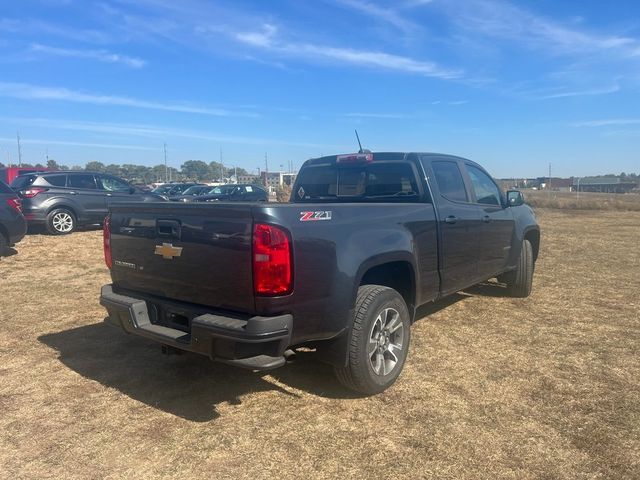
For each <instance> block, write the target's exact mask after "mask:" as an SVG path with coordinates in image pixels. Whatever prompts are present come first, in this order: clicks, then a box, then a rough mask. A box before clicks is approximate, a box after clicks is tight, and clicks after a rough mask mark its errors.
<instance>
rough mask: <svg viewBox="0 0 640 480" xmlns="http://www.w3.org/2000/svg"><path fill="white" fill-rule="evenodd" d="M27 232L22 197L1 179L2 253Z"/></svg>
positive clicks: (0, 225) (0, 242)
mask: <svg viewBox="0 0 640 480" xmlns="http://www.w3.org/2000/svg"><path fill="white" fill-rule="evenodd" d="M26 232H27V222H26V220H25V219H24V215H22V202H21V201H20V197H18V195H17V194H16V192H14V191H13V190H11V188H10V187H9V185H7V184H6V183H4V182H3V181H2V180H0V255H2V254H4V253H5V251H6V250H7V248H8V247H13V246H14V245H15V244H16V243H18V242H19V241H20V240H22V239H23V238H24V235H25V233H26Z"/></svg>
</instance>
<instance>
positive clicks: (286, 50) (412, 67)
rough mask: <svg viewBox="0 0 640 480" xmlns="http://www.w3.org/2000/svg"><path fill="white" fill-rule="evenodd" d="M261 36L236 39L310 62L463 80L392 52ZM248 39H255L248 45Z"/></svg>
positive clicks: (244, 35) (459, 74) (242, 35)
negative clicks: (262, 39) (289, 41)
mask: <svg viewBox="0 0 640 480" xmlns="http://www.w3.org/2000/svg"><path fill="white" fill-rule="evenodd" d="M274 32H275V31H274ZM260 35H262V33H261V32H257V33H250V32H247V33H239V34H236V36H235V38H236V39H239V40H241V41H243V43H250V44H251V45H253V46H257V47H261V48H263V49H265V50H268V51H270V52H273V53H276V54H280V55H287V56H291V57H299V58H305V59H307V60H316V61H317V60H321V61H322V60H324V61H331V62H339V63H345V64H350V65H357V66H363V67H375V68H380V69H385V70H396V71H401V72H406V73H416V74H420V75H424V76H427V77H435V78H442V79H456V78H461V77H462V75H463V72H462V71H460V70H449V69H446V68H443V67H440V66H439V65H438V64H436V63H434V62H428V61H423V60H416V59H413V58H410V57H404V56H401V55H394V54H391V53H385V52H378V51H368V50H357V49H351V48H340V47H331V46H326V45H314V44H310V43H278V42H277V41H276V39H275V38H273V35H271V36H270V37H269V40H268V41H259V40H258V38H260ZM247 38H250V39H252V40H250V41H249V42H247V41H246V39H247Z"/></svg>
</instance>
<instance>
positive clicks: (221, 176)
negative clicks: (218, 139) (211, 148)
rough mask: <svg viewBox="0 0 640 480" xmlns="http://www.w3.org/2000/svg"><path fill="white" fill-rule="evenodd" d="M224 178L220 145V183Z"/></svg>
mask: <svg viewBox="0 0 640 480" xmlns="http://www.w3.org/2000/svg"><path fill="white" fill-rule="evenodd" d="M223 179H224V165H223V164H222V147H220V183H222V181H223Z"/></svg>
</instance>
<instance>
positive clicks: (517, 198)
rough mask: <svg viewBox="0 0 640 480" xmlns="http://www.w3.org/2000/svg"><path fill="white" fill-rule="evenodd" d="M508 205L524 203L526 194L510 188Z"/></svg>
mask: <svg viewBox="0 0 640 480" xmlns="http://www.w3.org/2000/svg"><path fill="white" fill-rule="evenodd" d="M507 205H509V206H510V207H519V206H520V205H524V195H523V194H522V192H521V191H520V190H509V191H508V192H507Z"/></svg>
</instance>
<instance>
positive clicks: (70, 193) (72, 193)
mask: <svg viewBox="0 0 640 480" xmlns="http://www.w3.org/2000/svg"><path fill="white" fill-rule="evenodd" d="M77 194H78V192H69V195H77Z"/></svg>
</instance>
